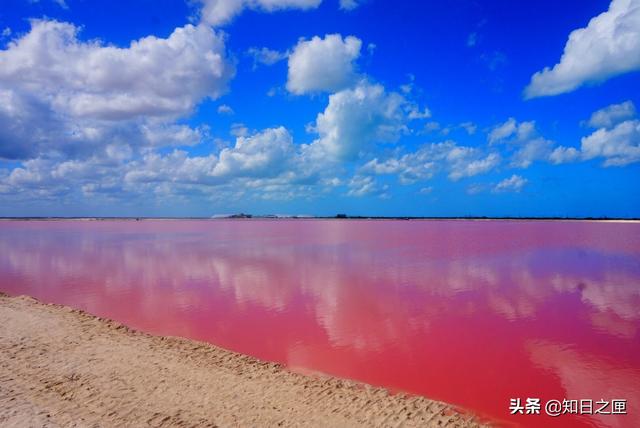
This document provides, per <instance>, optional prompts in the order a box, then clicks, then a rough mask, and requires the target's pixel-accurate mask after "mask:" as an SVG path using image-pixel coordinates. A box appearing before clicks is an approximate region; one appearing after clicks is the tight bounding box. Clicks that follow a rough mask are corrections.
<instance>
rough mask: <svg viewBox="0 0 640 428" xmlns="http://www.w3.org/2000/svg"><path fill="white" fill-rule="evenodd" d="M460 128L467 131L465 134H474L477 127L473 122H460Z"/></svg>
mask: <svg viewBox="0 0 640 428" xmlns="http://www.w3.org/2000/svg"><path fill="white" fill-rule="evenodd" d="M460 128H462V129H464V130H465V131H467V134H469V135H473V134H475V133H476V130H477V129H478V127H477V126H476V124H475V123H473V122H463V123H461V124H460Z"/></svg>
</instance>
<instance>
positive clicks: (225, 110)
mask: <svg viewBox="0 0 640 428" xmlns="http://www.w3.org/2000/svg"><path fill="white" fill-rule="evenodd" d="M218 113H220V114H233V113H234V111H233V109H232V108H231V107H230V106H228V105H227V104H220V105H219V106H218Z"/></svg>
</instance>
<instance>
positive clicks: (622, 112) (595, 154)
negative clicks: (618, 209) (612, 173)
mask: <svg viewBox="0 0 640 428" xmlns="http://www.w3.org/2000/svg"><path fill="white" fill-rule="evenodd" d="M635 114H636V111H635V106H634V105H633V103H632V102H631V101H626V102H624V103H620V104H612V105H610V106H608V107H605V108H603V109H601V110H598V111H596V112H594V113H593V114H592V115H591V118H590V119H589V122H588V125H589V126H592V127H599V128H598V129H597V130H595V131H594V132H593V133H591V134H590V135H588V136H586V137H583V138H582V139H581V140H580V143H581V145H580V149H579V150H578V149H576V148H574V147H564V146H559V147H557V148H556V149H555V150H554V151H553V152H552V153H551V155H550V157H549V159H550V161H551V162H553V163H556V164H560V163H566V162H574V161H578V160H591V159H595V158H603V159H604V162H603V166H606V167H608V166H624V165H628V164H631V163H635V162H640V120H638V119H631V118H632V117H634V116H635ZM625 119H626V120H625Z"/></svg>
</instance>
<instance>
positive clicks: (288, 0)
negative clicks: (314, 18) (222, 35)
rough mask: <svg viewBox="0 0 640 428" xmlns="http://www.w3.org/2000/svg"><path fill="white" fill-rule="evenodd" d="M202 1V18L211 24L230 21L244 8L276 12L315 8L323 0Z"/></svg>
mask: <svg viewBox="0 0 640 428" xmlns="http://www.w3.org/2000/svg"><path fill="white" fill-rule="evenodd" d="M199 1H200V3H202V10H201V12H200V18H201V20H202V21H203V22H205V23H207V24H210V25H214V26H217V25H223V24H227V23H229V22H230V21H231V20H232V19H233V18H235V17H236V16H237V15H239V14H240V13H241V12H242V11H243V10H244V9H251V10H257V11H261V12H275V11H278V10H286V9H301V10H307V9H314V8H316V7H318V6H319V5H320V3H321V2H322V0H199Z"/></svg>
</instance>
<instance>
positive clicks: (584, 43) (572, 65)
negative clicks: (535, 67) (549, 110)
mask: <svg viewBox="0 0 640 428" xmlns="http://www.w3.org/2000/svg"><path fill="white" fill-rule="evenodd" d="M638 69H640V0H613V1H612V2H611V4H610V6H609V10H607V11H606V12H603V13H601V14H600V15H598V16H596V17H594V18H593V19H591V21H589V24H588V25H587V26H586V27H584V28H580V29H577V30H574V31H572V32H571V34H569V40H568V41H567V43H566V45H565V47H564V53H563V54H562V57H561V58H560V62H559V63H558V64H556V65H555V66H553V68H549V67H545V68H544V70H542V71H539V72H537V73H535V74H534V75H533V76H532V77H531V82H530V83H529V85H528V86H527V87H526V89H525V97H526V98H534V97H541V96H549V95H557V94H562V93H565V92H570V91H573V90H575V89H576V88H578V87H580V86H582V85H583V84H585V83H592V82H599V81H604V80H606V79H609V78H610V77H613V76H616V75H619V74H622V73H627V72H630V71H634V70H638Z"/></svg>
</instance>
